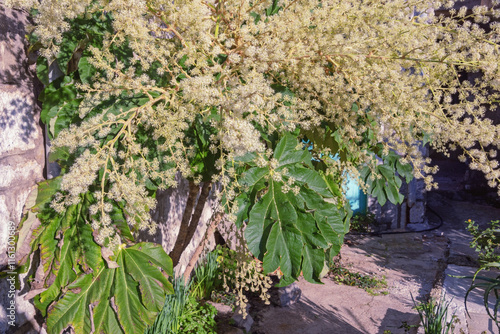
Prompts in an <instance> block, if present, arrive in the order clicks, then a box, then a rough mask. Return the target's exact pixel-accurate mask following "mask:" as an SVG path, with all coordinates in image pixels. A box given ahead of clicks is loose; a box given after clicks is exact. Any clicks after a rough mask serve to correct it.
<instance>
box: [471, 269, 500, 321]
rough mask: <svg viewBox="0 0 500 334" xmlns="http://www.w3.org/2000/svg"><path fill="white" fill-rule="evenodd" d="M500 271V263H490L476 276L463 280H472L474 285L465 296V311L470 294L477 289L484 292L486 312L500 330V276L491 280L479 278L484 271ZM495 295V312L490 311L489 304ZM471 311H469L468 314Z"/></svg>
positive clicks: (478, 271) (489, 278) (477, 272)
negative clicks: (499, 309)
mask: <svg viewBox="0 0 500 334" xmlns="http://www.w3.org/2000/svg"><path fill="white" fill-rule="evenodd" d="M495 268H496V269H500V263H499V262H490V263H487V264H484V265H483V266H482V267H481V268H479V269H478V270H477V271H476V273H475V274H474V276H472V277H471V276H467V277H463V278H472V283H471V286H470V288H469V289H468V290H467V293H466V294H465V309H466V310H467V299H468V297H469V294H470V293H471V292H472V291H473V290H476V289H480V290H482V291H483V303H484V307H485V309H486V312H488V316H489V317H490V318H491V319H492V320H493V321H494V322H495V324H496V325H497V328H498V329H499V330H500V323H499V319H498V318H499V315H498V308H499V305H500V275H498V276H497V277H496V278H491V277H486V276H478V274H479V273H480V272H481V271H484V270H490V269H495ZM491 295H494V296H495V297H494V298H495V299H496V300H494V306H493V310H491V309H490V306H489V304H490V303H489V302H490V296H491ZM468 312H469V311H468V310H467V313H468Z"/></svg>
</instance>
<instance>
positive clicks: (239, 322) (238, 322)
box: [231, 305, 254, 333]
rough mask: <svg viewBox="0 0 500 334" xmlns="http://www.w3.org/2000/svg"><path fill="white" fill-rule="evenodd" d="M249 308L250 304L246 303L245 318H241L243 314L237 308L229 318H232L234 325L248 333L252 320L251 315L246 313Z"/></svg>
mask: <svg viewBox="0 0 500 334" xmlns="http://www.w3.org/2000/svg"><path fill="white" fill-rule="evenodd" d="M249 308H250V305H247V316H246V317H245V318H243V314H241V312H240V311H241V310H240V309H239V308H237V309H236V311H235V312H234V315H233V316H232V318H231V319H233V321H234V325H235V326H236V327H238V328H241V329H244V330H245V331H246V332H248V333H249V332H250V329H251V328H252V325H253V322H254V321H253V318H252V316H251V315H250V314H249V313H248V310H249Z"/></svg>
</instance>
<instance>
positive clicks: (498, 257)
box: [465, 219, 500, 264]
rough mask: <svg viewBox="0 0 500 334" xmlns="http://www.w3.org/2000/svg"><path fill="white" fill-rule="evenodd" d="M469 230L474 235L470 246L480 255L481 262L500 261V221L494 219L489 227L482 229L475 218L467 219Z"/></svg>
mask: <svg viewBox="0 0 500 334" xmlns="http://www.w3.org/2000/svg"><path fill="white" fill-rule="evenodd" d="M465 223H466V224H467V231H469V233H470V234H471V235H472V238H473V239H472V241H471V243H470V246H471V248H472V249H474V250H475V251H476V252H477V253H478V256H479V262H480V263H481V264H486V263H490V262H500V254H499V252H498V251H499V249H500V221H499V220H496V221H492V222H491V223H490V225H489V227H488V228H486V229H484V230H481V229H480V228H479V226H478V225H477V224H476V223H475V222H474V221H473V220H470V219H469V220H467V221H466V222H465Z"/></svg>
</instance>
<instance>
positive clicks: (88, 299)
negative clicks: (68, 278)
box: [47, 243, 173, 334]
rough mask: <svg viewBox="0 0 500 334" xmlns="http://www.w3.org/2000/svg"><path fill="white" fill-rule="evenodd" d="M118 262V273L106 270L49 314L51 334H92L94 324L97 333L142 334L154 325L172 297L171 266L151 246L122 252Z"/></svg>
mask: <svg viewBox="0 0 500 334" xmlns="http://www.w3.org/2000/svg"><path fill="white" fill-rule="evenodd" d="M114 258H115V259H116V262H117V263H118V265H119V267H118V268H108V267H106V266H101V267H100V268H99V270H98V271H97V272H94V273H89V274H82V275H80V277H78V278H77V279H76V280H75V281H74V282H72V283H71V284H69V285H68V286H67V289H68V291H67V292H66V293H65V294H64V295H63V296H62V297H61V298H60V299H59V300H57V301H55V302H54V304H53V307H51V310H50V311H49V312H48V318H47V330H48V333H60V332H61V331H62V330H63V329H65V328H67V327H68V326H72V327H73V329H74V330H75V333H77V334H79V333H90V332H91V325H92V323H93V324H94V328H95V332H96V333H142V332H144V329H145V327H146V326H147V325H148V324H149V325H150V324H152V323H153V320H154V318H155V316H156V314H157V312H158V311H159V310H160V309H161V307H162V306H163V301H164V300H165V295H166V294H167V293H170V292H172V291H173V287H172V285H171V283H170V282H169V281H168V280H167V278H166V276H165V275H173V270H172V261H171V260H170V258H169V257H168V255H167V254H166V253H165V251H163V249H162V248H161V246H158V245H153V244H151V243H140V244H137V245H134V246H132V247H129V248H119V249H118V250H117V251H116V254H115V257H114ZM114 306H115V307H114ZM90 309H92V312H91V311H90Z"/></svg>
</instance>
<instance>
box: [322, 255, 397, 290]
mask: <svg viewBox="0 0 500 334" xmlns="http://www.w3.org/2000/svg"><path fill="white" fill-rule="evenodd" d="M329 274H330V277H331V279H332V280H334V281H335V282H337V283H339V284H344V285H349V286H356V287H358V288H361V289H363V290H365V291H366V292H368V293H369V294H370V295H372V296H377V295H379V294H383V295H386V294H388V293H389V292H388V291H380V290H383V289H385V288H387V281H386V278H385V276H382V278H378V277H375V276H372V275H362V274H360V273H356V272H352V271H350V270H349V269H347V268H345V267H343V266H342V265H341V263H340V259H335V260H334V261H333V265H332V266H331V267H330V273H329Z"/></svg>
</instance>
